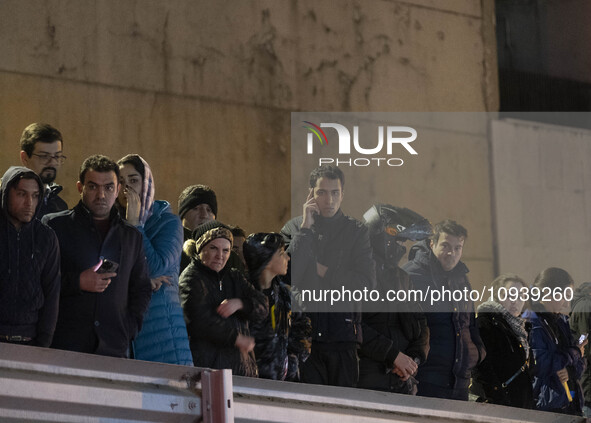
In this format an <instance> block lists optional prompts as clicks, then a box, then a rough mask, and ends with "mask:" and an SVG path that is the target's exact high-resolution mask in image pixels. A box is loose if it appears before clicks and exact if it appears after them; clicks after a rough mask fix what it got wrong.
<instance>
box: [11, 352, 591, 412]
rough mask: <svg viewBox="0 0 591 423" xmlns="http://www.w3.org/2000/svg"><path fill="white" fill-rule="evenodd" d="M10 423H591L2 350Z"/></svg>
mask: <svg viewBox="0 0 591 423" xmlns="http://www.w3.org/2000/svg"><path fill="white" fill-rule="evenodd" d="M0 421H2V422H58V421H59V422H77V423H86V422H90V423H99V422H100V423H111V422H125V423H128V422H129V423H131V422H134V423H137V422H201V421H203V422H205V423H209V422H215V423H217V422H220V423H221V422H223V423H232V422H233V421H237V422H250V423H254V422H285V423H289V422H305V423H317V422H336V423H359V422H368V423H385V422H482V423H517V422H536V423H550V422H557V423H567V422H568V423H571V422H573V423H574V422H582V421H584V419H582V418H578V417H573V416H565V415H560V414H553V413H543V412H537V411H531V410H522V409H517V408H510V407H502V406H494V405H489V404H476V403H473V402H463V401H451V400H442V399H437V398H425V397H413V396H408V395H397V394H389V393H384V392H375V391H369V390H362V389H349V388H339V387H332V386H319V385H306V384H298V383H289V382H277V381H271V380H262V379H252V378H244V377H238V376H234V377H232V375H231V373H230V371H229V370H207V369H198V368H193V367H185V366H173V365H167V364H159V363H148V362H144V361H136V360H126V359H119V358H111V357H102V356H95V355H88V354H78V353H73V352H68V351H60V350H52V349H47V348H35V347H26V346H19V345H10V344H2V343H0Z"/></svg>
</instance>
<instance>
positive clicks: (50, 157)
mask: <svg viewBox="0 0 591 423" xmlns="http://www.w3.org/2000/svg"><path fill="white" fill-rule="evenodd" d="M31 155H32V156H36V157H39V160H41V162H42V163H43V164H49V163H51V161H52V160H55V161H56V162H58V164H60V165H61V164H64V162H65V161H66V159H67V157H66V156H64V155H63V154H56V155H55V156H53V155H51V154H47V153H45V154H37V153H33V154H31Z"/></svg>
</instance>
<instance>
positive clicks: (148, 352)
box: [117, 154, 193, 366]
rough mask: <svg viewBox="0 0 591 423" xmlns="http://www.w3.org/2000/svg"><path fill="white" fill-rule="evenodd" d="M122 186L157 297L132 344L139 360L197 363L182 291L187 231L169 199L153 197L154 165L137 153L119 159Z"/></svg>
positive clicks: (121, 200)
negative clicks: (174, 212)
mask: <svg viewBox="0 0 591 423" xmlns="http://www.w3.org/2000/svg"><path fill="white" fill-rule="evenodd" d="M117 164H118V165H119V169H120V172H121V185H122V189H121V191H120V192H119V197H118V198H117V204H118V206H119V210H120V213H121V215H122V216H123V217H124V218H125V219H126V220H127V222H128V223H130V224H132V225H134V226H135V227H136V228H137V229H138V230H139V231H140V232H141V233H142V235H143V237H144V251H145V254H146V260H147V262H148V268H149V270H150V278H151V280H152V299H151V301H150V306H149V308H148V311H147V312H146V314H145V315H144V322H143V325H142V330H141V331H140V333H139V334H138V335H137V337H136V339H135V340H134V342H133V356H134V358H136V359H138V360H146V361H157V362H161V363H169V364H181V365H186V366H192V365H193V358H192V356H191V349H190V348H189V338H188V335H187V328H186V325H185V321H184V318H183V310H182V308H181V305H180V299H179V290H178V275H179V264H180V259H181V251H182V244H183V229H182V225H181V221H180V219H179V217H178V216H176V215H175V214H173V212H172V209H171V207H170V204H168V203H167V202H166V201H154V180H153V177H152V172H151V170H150V166H149V165H148V163H146V161H145V160H144V159H142V158H141V157H140V156H139V155H137V154H129V155H127V156H125V157H123V158H122V159H121V160H119V161H118V162H117Z"/></svg>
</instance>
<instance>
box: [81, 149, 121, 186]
mask: <svg viewBox="0 0 591 423" xmlns="http://www.w3.org/2000/svg"><path fill="white" fill-rule="evenodd" d="M89 170H94V171H95V172H115V175H116V176H117V183H119V177H120V173H119V166H118V165H117V163H115V162H114V161H113V160H111V159H110V158H108V157H107V156H103V155H101V154H95V155H94V156H90V157H88V158H87V159H86V160H84V162H83V163H82V166H80V176H79V179H78V180H79V181H80V183H82V184H84V176H85V175H86V172H87V171H89Z"/></svg>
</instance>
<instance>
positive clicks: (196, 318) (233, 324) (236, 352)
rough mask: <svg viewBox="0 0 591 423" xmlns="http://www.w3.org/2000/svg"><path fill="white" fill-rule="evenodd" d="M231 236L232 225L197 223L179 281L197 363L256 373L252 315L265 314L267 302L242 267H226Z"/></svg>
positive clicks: (260, 317) (244, 373) (187, 244)
mask: <svg viewBox="0 0 591 423" xmlns="http://www.w3.org/2000/svg"><path fill="white" fill-rule="evenodd" d="M232 241H233V238H232V233H231V232H230V230H229V229H228V228H227V227H226V226H225V225H223V224H221V223H219V222H216V221H213V222H208V223H204V224H202V225H200V226H198V227H197V229H195V231H194V232H193V239H192V240H188V241H187V242H185V245H184V251H185V253H186V254H187V256H188V257H191V263H190V264H189V266H187V268H186V269H185V270H184V271H183V273H182V274H181V278H180V281H179V285H180V288H181V299H182V305H183V311H184V315H185V321H186V323H187V329H188V332H189V342H190V346H191V351H192V353H193V361H194V362H195V366H197V367H207V368H210V369H232V373H233V374H235V375H239V376H252V377H256V376H257V374H258V370H257V365H256V360H255V358H254V353H253V349H254V346H255V341H254V338H253V337H252V336H250V331H249V320H250V321H253V322H258V321H261V320H263V319H264V318H265V317H266V316H267V314H268V304H267V300H266V298H265V296H264V295H262V294H261V293H260V292H258V291H257V290H256V289H255V288H254V287H253V286H252V285H251V284H250V283H248V282H247V281H246V279H244V276H242V274H241V273H240V272H239V271H238V270H236V269H224V266H225V265H226V262H227V261H228V257H229V256H230V251H231V250H232Z"/></svg>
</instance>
